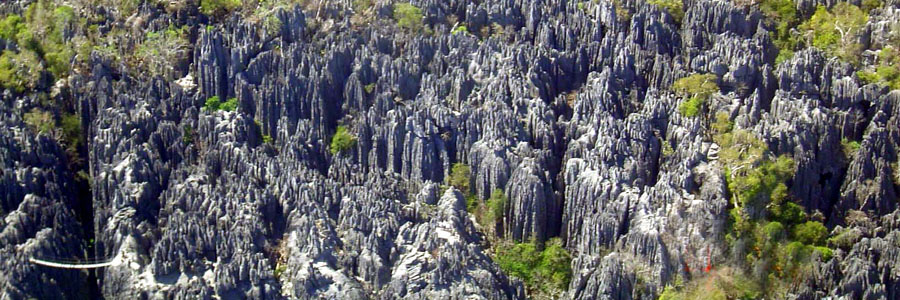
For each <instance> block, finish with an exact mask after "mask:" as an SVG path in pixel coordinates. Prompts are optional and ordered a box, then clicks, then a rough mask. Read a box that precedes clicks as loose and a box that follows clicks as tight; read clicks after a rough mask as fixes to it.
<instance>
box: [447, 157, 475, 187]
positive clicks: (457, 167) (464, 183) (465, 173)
mask: <svg viewBox="0 0 900 300" xmlns="http://www.w3.org/2000/svg"><path fill="white" fill-rule="evenodd" d="M471 176H472V172H471V170H470V169H469V166H468V165H466V164H464V163H455V164H453V167H452V168H451V169H450V178H449V179H448V180H447V183H449V184H450V185H451V186H453V187H454V188H456V189H457V190H459V191H460V192H462V193H463V194H469V193H470V192H471V190H470V189H469V182H470V180H471Z"/></svg>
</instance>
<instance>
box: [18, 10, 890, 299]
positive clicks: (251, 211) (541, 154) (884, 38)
mask: <svg viewBox="0 0 900 300" xmlns="http://www.w3.org/2000/svg"><path fill="white" fill-rule="evenodd" d="M19 2H23V1H14V2H10V3H2V4H0V12H10V13H19V12H20V11H21V10H22V8H23V7H24V5H25V4H24V3H19ZM349 2H351V1H336V2H334V1H326V3H324V4H323V3H319V4H318V5H319V6H312V5H306V6H292V7H286V8H279V9H277V10H275V12H274V13H273V16H274V18H275V19H277V21H278V22H276V23H274V24H276V25H277V26H263V24H261V21H259V20H256V19H254V18H244V17H241V16H238V15H233V16H229V17H223V18H209V17H206V16H203V15H201V14H199V11H197V10H196V9H195V8H184V9H181V10H177V11H171V10H168V11H167V10H165V9H162V8H161V7H154V6H152V5H142V6H141V7H140V9H139V10H138V13H136V17H137V15H140V16H141V18H146V20H145V22H146V24H156V25H154V26H158V27H160V28H164V26H168V24H175V25H186V26H188V27H189V28H190V32H191V34H190V36H191V38H190V47H189V48H190V50H189V52H190V55H186V57H187V58H186V59H185V60H187V62H186V63H185V64H184V65H183V66H177V67H173V68H174V69H175V70H176V71H174V72H176V73H179V72H180V73H179V76H183V77H181V79H178V78H163V77H153V78H152V77H149V76H148V75H142V74H139V73H136V72H138V71H136V70H130V68H131V67H129V66H127V65H125V64H122V63H120V62H116V61H111V60H109V59H108V58H106V57H104V56H101V55H97V54H96V53H95V54H94V55H91V56H90V58H89V63H88V65H89V67H87V69H86V70H81V71H80V72H73V73H72V74H71V75H70V76H69V77H68V80H67V81H66V82H67V83H65V84H64V85H65V91H66V93H62V94H61V96H60V95H58V96H55V97H57V98H60V99H63V100H66V101H69V102H67V103H75V104H76V105H75V106H76V111H77V112H78V113H79V115H80V116H81V117H82V120H83V121H84V123H83V129H85V135H86V139H85V140H86V144H87V146H86V151H85V157H84V160H85V162H86V164H87V166H88V167H87V169H86V170H85V171H87V173H88V175H89V177H90V182H91V195H90V197H87V198H89V199H80V198H79V197H77V196H76V195H75V194H74V193H73V192H72V190H73V189H75V187H74V186H75V183H74V178H75V175H74V174H75V173H76V172H77V170H70V169H69V165H70V164H68V162H67V161H66V160H67V155H66V153H65V150H64V148H63V145H62V143H61V142H60V141H58V139H56V138H54V136H52V135H50V134H38V133H37V132H36V131H35V130H34V129H33V128H30V126H28V125H26V124H25V122H24V121H23V115H24V114H25V113H26V112H28V111H30V110H31V109H32V108H33V107H37V106H39V105H40V104H39V101H40V95H43V94H42V93H43V92H42V91H27V92H25V93H15V92H14V91H11V90H6V89H4V90H3V92H2V94H0V98H2V99H0V125H2V126H0V165H2V166H3V168H2V170H0V215H2V218H0V255H2V259H0V298H3V299H19V298H28V297H33V298H40V299H48V298H95V297H99V296H102V297H104V298H107V299H128V298H148V299H197V298H202V299H212V298H225V299H241V298H253V299H334V298H344V299H521V298H526V297H529V296H533V294H527V293H526V287H525V286H524V285H523V283H522V282H521V281H520V280H518V279H516V278H513V277H510V276H508V275H507V274H504V273H503V272H502V270H501V269H500V267H499V266H498V265H497V264H496V263H495V262H494V261H493V260H492V258H491V257H492V255H493V253H492V250H491V247H490V246H491V245H490V243H489V242H488V241H489V239H488V238H487V237H485V236H483V235H482V232H481V231H480V230H479V228H480V226H477V225H476V222H475V217H474V216H473V215H472V214H469V213H467V212H466V199H465V197H466V196H467V194H469V193H471V194H473V195H474V197H475V198H476V201H484V200H486V199H488V198H489V197H490V196H491V194H492V193H493V192H494V191H495V190H498V189H499V190H501V191H502V192H503V193H504V195H505V196H506V197H507V198H508V201H507V206H506V207H505V208H504V210H503V215H502V216H500V217H501V218H500V219H501V220H502V221H501V222H500V225H499V226H498V227H497V228H499V229H501V230H499V231H498V234H499V235H501V236H502V237H503V238H508V239H510V240H513V241H528V240H531V239H534V240H535V241H537V242H543V241H546V240H548V239H550V238H555V237H559V238H560V239H561V240H562V242H563V245H564V247H565V248H566V249H567V250H569V251H570V252H571V253H572V256H573V260H572V263H571V267H572V278H571V282H570V284H569V287H568V290H567V291H566V292H565V294H564V295H563V298H566V299H635V298H640V299H655V298H656V297H657V296H658V295H659V293H661V292H662V290H663V288H664V287H665V285H666V284H668V283H671V282H673V281H674V280H675V279H676V278H678V277H680V278H685V279H690V278H699V277H702V276H704V274H703V271H702V270H703V269H704V268H706V267H708V266H711V267H715V266H719V265H724V264H727V263H728V261H729V258H730V253H729V252H730V249H729V247H728V245H727V243H726V242H725V234H726V231H727V228H728V224H727V222H728V218H729V217H728V210H729V209H730V208H731V207H732V205H733V204H732V203H731V202H732V201H733V200H732V199H731V198H730V193H729V191H728V187H727V183H726V178H725V173H724V170H723V165H722V163H721V162H719V161H718V157H717V149H718V145H715V144H714V143H713V142H712V140H711V139H710V136H711V134H712V133H711V130H710V125H711V122H712V121H713V120H714V118H715V115H716V113H720V112H721V113H725V114H727V115H728V116H729V117H731V118H732V119H733V120H734V122H735V127H736V128H741V129H745V130H749V131H751V132H753V133H754V134H755V135H757V136H758V137H760V139H761V140H763V141H764V142H765V143H766V144H767V145H768V146H769V148H770V149H771V150H772V151H773V152H774V153H776V154H785V155H789V156H791V157H792V158H793V159H794V161H795V162H796V163H797V171H796V174H795V176H794V177H793V178H792V179H791V180H790V182H789V183H788V185H789V189H790V190H789V194H790V197H789V198H790V199H791V201H795V202H796V203H798V204H801V205H803V206H804V207H805V209H806V210H807V212H808V213H810V214H813V213H815V212H820V213H821V215H822V216H823V220H824V221H825V223H826V225H827V226H828V228H829V229H830V230H832V231H833V232H834V234H835V235H837V234H840V233H842V232H852V233H853V237H854V239H853V240H852V242H851V243H850V244H848V245H842V246H839V247H837V249H836V250H835V255H834V257H833V258H832V259H830V260H828V261H822V260H821V258H819V259H818V260H817V261H815V263H814V264H813V265H812V266H811V269H812V270H813V272H812V273H813V274H812V275H811V276H809V277H808V278H807V279H806V282H798V283H797V285H795V286H792V287H791V289H790V297H794V298H802V299H818V298H822V297H825V296H839V297H846V298H854V299H857V298H859V299H897V298H900V294H898V293H900V290H898V289H897V285H898V283H900V278H898V277H900V270H898V269H897V266H900V253H898V250H897V249H900V223H898V221H897V220H898V216H900V211H898V204H897V203H898V202H897V201H898V192H900V189H898V182H900V178H898V177H897V176H896V175H895V174H898V173H900V171H898V170H897V168H898V166H897V163H898V153H900V148H898V146H897V145H900V92H898V91H896V90H895V91H889V90H888V89H887V88H885V87H882V86H879V85H877V84H868V85H866V84H864V83H862V82H861V81H860V80H859V78H858V77H857V76H856V75H855V74H856V71H858V70H859V68H858V67H856V66H853V65H850V64H847V63H844V62H840V61H839V60H837V59H834V58H828V57H827V55H826V54H825V53H823V52H822V51H819V50H817V49H814V48H810V49H805V50H801V51H797V52H796V54H795V55H794V56H793V57H792V58H790V59H788V60H786V61H784V62H782V63H780V64H778V65H775V64H774V61H775V56H776V55H777V49H775V48H774V46H773V44H772V37H770V36H769V30H770V29H771V28H770V27H771V25H769V24H767V22H766V21H765V17H764V16H763V15H762V13H760V12H759V11H758V9H755V8H749V9H746V8H742V7H738V6H735V4H733V3H731V2H725V1H708V0H699V1H688V2H685V3H684V10H685V15H684V18H683V20H682V21H681V23H680V24H679V23H676V21H675V20H674V19H673V18H672V16H671V15H669V14H668V13H666V11H665V10H664V9H661V8H659V7H656V6H654V5H650V4H648V3H645V2H639V1H617V3H613V2H610V1H599V2H595V1H584V2H577V1H559V0H548V1H496V0H487V1H475V2H472V1H456V0H452V1H430V0H427V1H413V4H414V5H416V6H418V7H420V8H422V12H423V15H424V22H425V24H426V25H427V27H428V30H430V31H432V32H433V33H428V34H413V33H410V32H408V31H407V30H404V29H402V28H400V27H398V26H397V25H396V21H395V20H393V19H392V14H393V9H392V7H391V3H388V2H380V1H376V2H377V3H374V5H373V7H372V9H371V11H369V12H366V14H365V16H366V17H367V18H368V19H365V20H364V21H365V22H363V23H364V24H363V25H360V23H359V22H357V21H356V20H354V19H352V18H353V17H354V16H355V15H354V14H361V13H360V12H353V11H352V10H353V5H351V4H350V3H349ZM795 4H796V5H797V8H798V9H799V10H800V11H801V12H802V13H803V14H811V13H812V11H813V10H814V9H815V7H816V5H819V4H833V3H831V2H827V1H826V2H822V1H806V0H804V1H795ZM898 5H900V3H897V1H887V3H886V5H885V6H884V7H883V8H879V9H878V10H875V11H874V12H873V13H872V16H871V18H870V21H869V22H868V24H867V25H866V29H865V30H864V33H863V34H862V36H861V37H860V41H862V42H863V44H864V48H866V49H867V50H866V51H864V53H865V54H864V55H863V56H864V57H863V59H861V61H862V63H863V64H864V66H868V65H871V64H872V63H873V60H872V59H870V58H871V56H872V55H873V53H874V52H873V51H875V50H878V49H880V48H881V47H883V46H884V45H888V44H889V43H890V41H891V37H892V32H891V31H892V30H893V29H891V28H894V27H891V26H893V25H892V24H893V23H891V20H894V21H896V20H897V19H898V18H897V16H898V12H900V6H898ZM452 19H455V20H458V21H459V22H460V23H459V24H464V25H465V26H466V27H467V29H468V33H458V34H451V33H450V31H451V30H452V29H453V27H452V26H453V25H454V24H453V23H449V21H448V20H452ZM207 24H209V25H210V26H206V25H207ZM104 26H116V25H104ZM104 30H106V27H104ZM135 39H136V41H137V39H138V38H135ZM132 42H134V41H132ZM15 47H16V46H15V45H13V42H12V41H6V40H3V39H0V48H3V49H16V48H15ZM870 52H871V53H870ZM867 57H869V58H867ZM129 71H131V72H129ZM692 73H712V74H715V75H716V76H717V78H718V84H719V86H720V91H719V92H718V93H715V94H714V95H712V96H711V97H710V98H709V99H708V100H707V101H706V107H705V109H703V110H702V111H701V112H700V114H699V116H698V117H686V116H683V115H682V114H681V113H679V109H678V106H679V104H680V103H681V101H682V100H683V99H681V98H679V97H676V95H674V94H672V93H671V92H669V91H668V90H669V87H670V86H671V85H672V83H673V82H674V81H675V80H677V79H679V78H682V77H684V76H687V75H689V74H692ZM213 96H218V97H219V98H220V99H222V100H226V99H231V98H234V99H236V101H237V103H238V105H237V108H236V109H235V111H216V110H211V109H206V108H203V106H204V103H205V101H206V99H208V98H210V97H213ZM53 113H54V117H55V118H58V117H59V116H58V115H59V114H60V113H61V112H56V111H54V112H53ZM338 126H344V127H345V128H347V129H348V130H349V131H350V132H351V133H352V134H353V136H354V137H355V138H356V140H355V143H353V144H352V146H350V147H349V149H346V150H344V151H340V152H336V153H334V152H332V151H331V150H332V149H331V146H330V142H331V138H332V136H333V135H334V134H335V132H336V130H337V127H338ZM843 139H847V140H855V141H859V143H860V149H859V151H858V152H856V153H844V152H843V151H842V147H841V141H842V140H843ZM454 163H465V164H467V165H469V166H470V167H471V170H472V174H471V180H470V184H471V187H472V190H471V191H457V190H455V189H454V188H446V190H445V187H442V186H441V183H444V182H446V179H447V176H448V175H449V173H450V170H451V168H452V165H453V164H454ZM83 211H92V214H85V213H83ZM860 214H861V215H862V216H865V218H862V217H860ZM88 215H90V216H88ZM85 225H87V226H85ZM83 228H87V229H90V228H92V229H93V231H92V232H91V230H88V232H84V230H83ZM89 236H92V237H93V238H94V239H95V240H96V241H95V243H92V241H89V239H90V237H89ZM91 244H93V246H91ZM86 253H87V254H86ZM119 254H121V255H123V257H125V258H124V260H123V262H124V263H122V264H116V265H114V266H110V267H107V268H104V269H100V270H99V271H98V273H99V275H100V276H98V277H97V278H99V279H97V278H94V277H93V276H91V273H87V272H82V271H76V270H60V269H51V268H45V267H40V266H37V265H34V264H31V263H29V262H28V259H29V258H31V257H47V258H54V259H59V260H85V259H88V258H109V257H115V256H116V255H119ZM91 286H96V287H98V288H99V294H98V295H94V294H91V293H92V292H93V291H92V290H91Z"/></svg>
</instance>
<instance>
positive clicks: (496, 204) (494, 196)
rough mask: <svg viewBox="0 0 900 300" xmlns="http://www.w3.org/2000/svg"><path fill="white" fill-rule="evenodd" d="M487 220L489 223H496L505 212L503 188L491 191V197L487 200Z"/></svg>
mask: <svg viewBox="0 0 900 300" xmlns="http://www.w3.org/2000/svg"><path fill="white" fill-rule="evenodd" d="M487 207H488V211H487V221H488V223H489V224H496V223H497V222H499V221H500V220H501V219H502V218H503V214H504V213H505V212H506V195H505V194H503V190H501V189H495V190H494V192H493V193H491V198H490V199H488V201H487Z"/></svg>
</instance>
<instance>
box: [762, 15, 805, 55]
mask: <svg viewBox="0 0 900 300" xmlns="http://www.w3.org/2000/svg"><path fill="white" fill-rule="evenodd" d="M759 8H760V11H762V13H763V15H765V16H766V18H767V20H768V21H769V22H771V23H774V26H773V27H774V28H775V29H774V30H773V31H772V32H771V33H770V36H772V38H773V43H774V44H775V46H776V47H778V50H779V51H778V57H776V58H775V63H776V64H780V63H781V62H782V61H784V60H787V59H789V58H791V57H792V56H794V50H795V49H796V48H797V44H798V39H799V38H798V37H794V36H792V35H791V29H793V28H795V27H797V25H798V24H799V23H800V21H799V20H800V19H799V17H798V15H797V9H796V8H795V7H794V2H793V1H791V0H763V1H762V2H760V4H759Z"/></svg>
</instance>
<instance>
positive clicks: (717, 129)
mask: <svg viewBox="0 0 900 300" xmlns="http://www.w3.org/2000/svg"><path fill="white" fill-rule="evenodd" d="M710 128H711V129H712V131H713V134H714V135H721V134H726V133H729V132H731V130H732V129H734V123H733V122H731V117H729V116H728V114H726V113H721V112H720V113H717V114H716V121H715V122H714V123H713V124H712V125H710Z"/></svg>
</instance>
